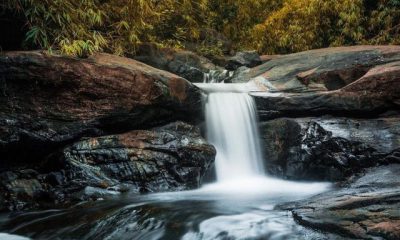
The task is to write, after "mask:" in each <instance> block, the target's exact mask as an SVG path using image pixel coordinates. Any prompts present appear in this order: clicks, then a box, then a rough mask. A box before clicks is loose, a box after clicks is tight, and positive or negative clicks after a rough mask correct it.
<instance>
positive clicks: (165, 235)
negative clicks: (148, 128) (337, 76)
mask: <svg viewBox="0 0 400 240" xmlns="http://www.w3.org/2000/svg"><path fill="white" fill-rule="evenodd" d="M329 188H330V185H329V184H327V183H294V182H288V181H282V180H277V179H271V178H261V177H260V178H254V179H247V180H244V179H243V180H237V181H233V182H232V181H230V182H225V183H224V182H222V183H218V184H211V185H207V186H205V187H203V188H201V189H199V190H195V191H186V192H174V193H159V194H147V195H134V194H126V195H124V196H120V197H118V198H115V199H111V200H100V201H96V202H92V203H83V204H79V205H76V206H74V207H71V208H69V209H63V210H48V211H38V212H24V213H19V214H13V215H3V216H1V226H0V231H1V232H5V233H9V234H16V235H20V236H25V237H30V238H33V239H183V240H192V239H194V240H195V239H204V240H206V239H229V240H231V239H331V236H329V235H327V234H324V233H321V232H316V231H313V230H312V229H307V228H304V227H302V226H300V225H298V224H297V223H296V222H295V221H294V220H293V218H292V215H291V213H290V212H287V211H279V210H274V206H275V205H276V204H279V203H284V202H288V201H294V200H301V199H304V198H307V197H310V196H312V195H315V194H318V193H321V192H323V191H327V190H329Z"/></svg>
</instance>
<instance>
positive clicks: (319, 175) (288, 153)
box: [261, 117, 400, 181]
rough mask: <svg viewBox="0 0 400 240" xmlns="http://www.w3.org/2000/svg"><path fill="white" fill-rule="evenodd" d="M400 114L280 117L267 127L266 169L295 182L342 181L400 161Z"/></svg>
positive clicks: (264, 136)
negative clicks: (370, 118)
mask: <svg viewBox="0 0 400 240" xmlns="http://www.w3.org/2000/svg"><path fill="white" fill-rule="evenodd" d="M398 119H399V118H397V117H391V118H380V119H373V120H365V119H347V118H297V119H288V118H283V119H276V120H271V121H268V122H264V123H263V124H262V125H261V137H262V139H263V146H264V152H265V160H266V163H265V165H266V171H267V172H269V173H270V174H272V175H275V176H279V177H283V178H287V179H295V180H324V181H342V180H345V179H346V178H347V177H350V176H352V175H354V174H356V173H358V172H360V171H362V170H363V169H365V168H368V167H371V166H376V165H380V164H389V163H400V142H399V138H400V122H399V121H398Z"/></svg>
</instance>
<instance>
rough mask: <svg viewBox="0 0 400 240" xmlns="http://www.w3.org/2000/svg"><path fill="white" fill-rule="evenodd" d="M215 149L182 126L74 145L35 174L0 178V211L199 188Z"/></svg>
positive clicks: (14, 173)
mask: <svg viewBox="0 0 400 240" xmlns="http://www.w3.org/2000/svg"><path fill="white" fill-rule="evenodd" d="M215 153H216V152H215V149H214V147H213V146H211V145H209V144H208V143H207V142H206V141H205V140H204V139H203V138H202V137H201V136H200V130H199V129H198V128H196V127H194V126H191V125H188V124H185V123H183V122H176V123H172V124H169V125H166V126H163V127H158V128H154V129H151V130H135V131H130V132H127V133H123V134H118V135H109V136H102V137H93V138H87V139H83V140H80V141H78V142H75V143H74V144H72V145H70V146H67V147H65V148H64V149H63V150H61V151H60V152H58V153H54V154H52V155H51V156H49V157H48V158H47V159H46V162H45V163H43V164H42V165H41V166H38V167H36V168H35V169H24V170H18V171H6V172H3V173H1V174H0V179H1V181H0V188H1V189H2V195H1V196H2V197H3V199H2V204H1V206H2V207H3V208H8V209H11V210H20V209H29V208H49V207H53V206H56V205H58V206H60V205H70V204H72V203H75V202H78V201H84V200H90V199H93V200H96V199H99V198H107V197H112V196H115V195H118V194H120V193H121V192H125V191H128V190H129V191H131V192H138V193H139V192H140V193H141V192H160V191H178V190H188V189H194V188H197V187H199V186H200V184H201V180H202V177H203V176H204V174H205V172H206V170H207V169H208V168H209V167H210V166H211V165H212V163H213V161H214V157H215Z"/></svg>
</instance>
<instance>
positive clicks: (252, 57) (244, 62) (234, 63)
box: [225, 51, 262, 71]
mask: <svg viewBox="0 0 400 240" xmlns="http://www.w3.org/2000/svg"><path fill="white" fill-rule="evenodd" d="M261 64H262V61H261V58H260V55H258V53H257V52H256V51H245V52H238V53H236V54H235V56H233V57H230V58H228V62H227V64H226V65H225V69H227V70H230V71H234V70H237V69H238V68H239V67H248V68H252V67H256V66H258V65H261Z"/></svg>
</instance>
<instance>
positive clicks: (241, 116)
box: [206, 92, 263, 181]
mask: <svg viewBox="0 0 400 240" xmlns="http://www.w3.org/2000/svg"><path fill="white" fill-rule="evenodd" d="M206 123H207V138H208V141H209V142H210V143H212V144H213V145H214V146H215V147H216V149H217V156H216V161H215V166H216V171H217V179H218V181H227V180H235V179H245V178H250V177H254V176H257V175H262V174H263V164H262V161H263V160H262V154H261V145H260V136H259V134H258V130H257V128H258V126H257V116H256V108H255V104H254V101H253V99H252V97H250V96H249V95H248V94H247V93H228V92H222V93H221V92H220V93H210V94H209V95H208V98H207V103H206Z"/></svg>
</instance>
